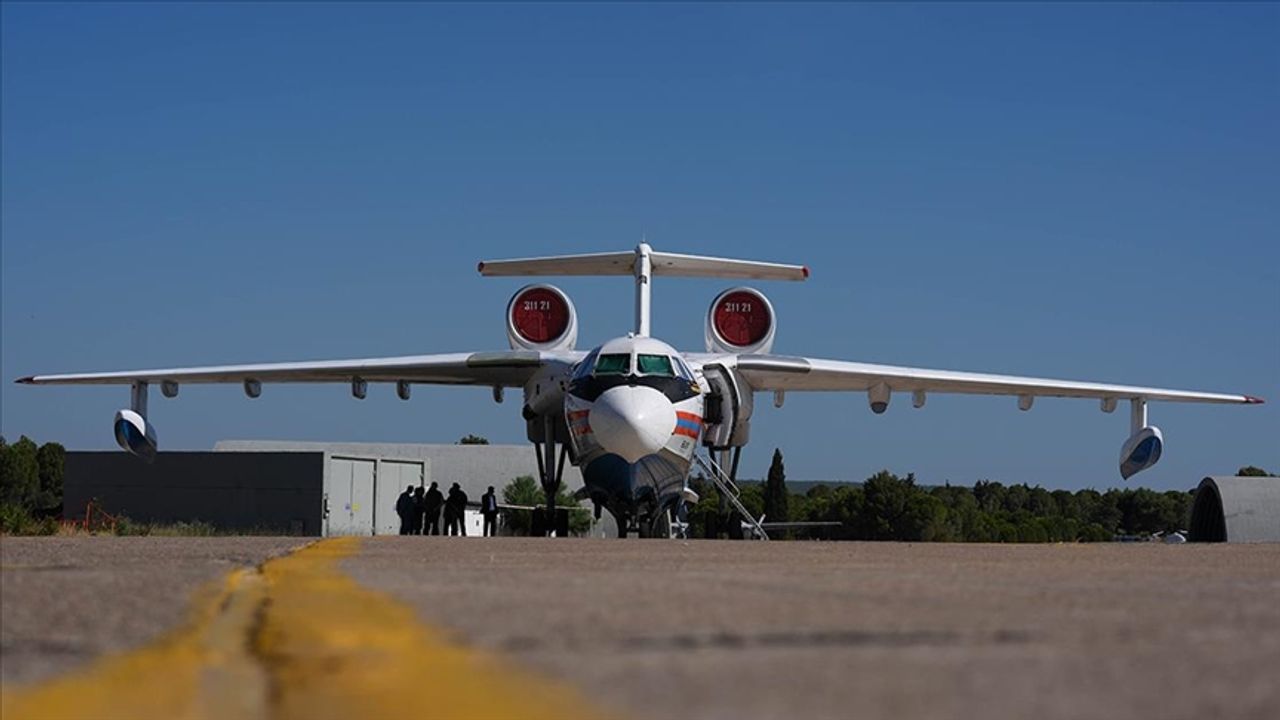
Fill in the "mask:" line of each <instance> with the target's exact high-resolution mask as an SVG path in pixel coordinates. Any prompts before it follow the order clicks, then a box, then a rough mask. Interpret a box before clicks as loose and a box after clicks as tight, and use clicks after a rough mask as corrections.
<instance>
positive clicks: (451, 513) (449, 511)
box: [445, 483, 467, 537]
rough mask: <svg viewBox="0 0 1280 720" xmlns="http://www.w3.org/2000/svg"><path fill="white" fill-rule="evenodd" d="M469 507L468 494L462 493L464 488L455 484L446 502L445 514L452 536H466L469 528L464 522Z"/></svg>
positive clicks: (450, 489)
mask: <svg viewBox="0 0 1280 720" xmlns="http://www.w3.org/2000/svg"><path fill="white" fill-rule="evenodd" d="M466 507H467V494H466V493H464V492H462V488H461V487H460V486H459V485H458V483H454V484H453V487H451V488H449V499H448V500H446V501H445V514H446V515H447V516H448V519H447V521H446V523H447V524H448V526H449V534H450V535H462V536H464V537H465V536H466V534H467V526H466V523H465V522H464V517H465V516H466Z"/></svg>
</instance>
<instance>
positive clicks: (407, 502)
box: [396, 485, 413, 535]
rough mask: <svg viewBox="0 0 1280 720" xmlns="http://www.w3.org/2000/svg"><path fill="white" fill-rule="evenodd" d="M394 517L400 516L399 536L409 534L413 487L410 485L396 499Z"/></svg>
mask: <svg viewBox="0 0 1280 720" xmlns="http://www.w3.org/2000/svg"><path fill="white" fill-rule="evenodd" d="M396 515H399V516H400V534H401V535H408V534H409V521H410V519H412V517H413V486H412V485H410V486H408V487H406V488H405V489H404V492H402V493H400V497H399V498H397V499H396Z"/></svg>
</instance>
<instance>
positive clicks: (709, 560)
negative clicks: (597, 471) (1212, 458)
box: [0, 537, 1280, 720]
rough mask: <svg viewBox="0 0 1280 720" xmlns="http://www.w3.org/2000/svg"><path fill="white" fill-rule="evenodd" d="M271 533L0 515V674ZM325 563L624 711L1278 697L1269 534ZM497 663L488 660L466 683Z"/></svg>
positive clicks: (466, 549)
mask: <svg viewBox="0 0 1280 720" xmlns="http://www.w3.org/2000/svg"><path fill="white" fill-rule="evenodd" d="M124 541H129V542H124ZM290 545H291V542H290V541H288V540H265V539H221V538H211V539H203V538H190V539H147V538H139V539H129V538H123V539H112V538H84V539H80V538H75V539H31V540H22V541H16V540H15V539H13V538H5V539H4V540H3V542H0V547H2V548H3V553H2V555H0V558H2V560H3V574H2V575H0V579H3V585H2V586H0V587H2V590H0V604H2V607H3V626H2V631H0V666H3V676H0V677H2V678H3V680H4V682H5V684H6V687H12V686H13V681H15V680H32V679H39V678H44V677H49V675H50V673H53V672H55V671H58V669H59V668H63V669H65V668H69V667H72V666H74V665H76V664H77V663H80V662H83V660H84V659H85V658H87V657H89V656H91V655H93V654H94V653H95V652H103V651H109V650H115V649H118V648H120V647H127V646H131V645H138V644H143V643H145V642H146V641H147V639H148V638H150V637H154V636H155V633H156V632H158V631H159V629H161V628H163V627H164V626H166V625H168V624H170V623H173V622H178V619H179V617H180V615H181V607H182V604H183V603H182V598H181V597H180V596H181V595H182V594H183V592H184V591H185V592H190V590H189V588H192V587H194V586H196V585H198V584H199V583H200V582H201V579H202V578H208V577H210V576H212V575H216V574H217V573H218V572H219V570H225V569H229V568H230V567H232V566H234V565H235V564H236V563H237V562H241V563H245V564H254V563H256V562H259V561H260V560H261V559H262V558H265V557H267V556H269V555H271V554H274V553H278V552H280V551H282V550H285V549H287V548H288V547H289V546H290ZM68 558H71V559H70V560H69V559H68ZM41 565H48V566H50V567H51V568H55V569H45V570H41V569H36V568H37V567H38V566H41ZM68 565H70V567H67V566H68ZM337 567H338V568H339V569H340V571H341V572H343V573H345V574H346V575H348V576H350V577H351V578H353V579H355V580H356V581H357V582H358V583H359V585H360V586H362V587H364V588H367V589H370V590H374V591H379V594H380V595H381V596H385V597H388V598H390V599H393V600H396V601H399V602H401V603H403V604H405V605H407V606H409V607H410V608H412V610H413V612H412V613H410V614H409V615H407V616H406V617H415V616H416V618H417V620H419V621H421V623H423V624H424V625H425V626H426V627H428V628H431V629H432V631H433V632H437V631H438V632H441V633H443V635H444V637H446V638H448V639H449V640H450V641H451V642H454V643H456V644H457V645H461V646H463V647H469V648H474V649H476V650H477V651H480V652H484V653H487V654H494V655H497V656H499V657H502V658H505V659H506V660H508V661H509V662H510V663H511V664H512V665H513V666H515V667H519V668H521V669H525V670H531V671H533V672H534V673H536V674H539V675H541V676H542V677H545V678H548V681H549V682H555V681H557V680H558V681H559V683H560V686H567V687H572V688H576V689H577V690H578V691H579V692H580V693H581V695H582V696H584V697H585V698H586V699H587V700H589V701H590V702H592V703H594V704H596V705H597V706H599V707H602V708H604V709H605V710H606V711H614V712H617V713H619V714H620V715H622V716H624V717H628V716H629V717H637V718H638V717H652V716H654V715H655V714H657V716H659V717H662V716H667V717H671V716H675V717H697V718H734V719H735V720H741V719H743V718H748V719H750V718H778V717H785V716H795V717H805V718H815V717H816V718H828V717H829V718H849V717H857V718H881V717H886V718H887V717H895V718H898V717H910V718H972V717H981V716H988V717H990V716H995V717H1033V716H1034V717H1037V718H1038V719H1044V718H1079V717H1090V718H1097V717H1152V718H1157V717H1158V718H1161V719H1162V720H1167V719H1168V718H1191V717H1197V718H1201V717H1215V718H1272V717H1275V712H1276V708H1278V707H1280V673H1278V672H1277V670H1276V669H1277V668H1278V667H1280V600H1278V599H1277V598H1280V545H1252V546H1246V545H1217V546H1203V545H1200V546H1197V545H1180V546H1165V545H1154V544H1100V545H1021V546H1000V545H931V544H927V545H912V544H891V543H817V542H794V543H786V542H771V543H755V542H712V541H690V542H678V541H641V540H626V541H616V540H554V539H552V540H543V539H515V538H496V539H479V538H466V539H462V538H456V539H455V538H399V537H393V538H368V539H365V540H364V541H362V542H361V543H360V544H359V547H358V549H357V550H356V552H355V553H354V554H351V555H347V556H345V559H343V560H341V561H340V563H339V564H338V565H337ZM95 589H96V592H91V590H95ZM142 596H145V597H142ZM188 599H189V598H188ZM353 612H358V608H353ZM103 626H111V627H116V628H118V629H116V630H112V631H111V632H109V633H105V632H104V630H103ZM68 656H70V661H68ZM423 682H424V687H423V692H424V693H431V692H447V690H433V689H431V688H430V686H429V682H430V679H429V678H427V677H424V679H423ZM503 684H504V677H503V676H501V673H497V674H496V676H493V677H491V678H487V679H486V681H485V682H482V683H481V684H480V687H492V688H495V689H499V688H502V687H503Z"/></svg>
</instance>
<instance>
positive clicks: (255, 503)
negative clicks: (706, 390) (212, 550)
mask: <svg viewBox="0 0 1280 720" xmlns="http://www.w3.org/2000/svg"><path fill="white" fill-rule="evenodd" d="M537 474H538V468H537V459H536V457H535V456H534V454H533V450H532V448H530V447H529V446H527V445H417V444H382V443H320V442H275V441H224V442H220V443H218V444H217V446H216V447H215V448H214V450H213V451H212V452H208V451H203V452H161V453H158V454H157V455H156V459H155V462H153V463H145V462H142V461H141V460H139V459H138V458H136V457H134V456H132V455H128V454H124V453H119V452H115V451H106V452H69V453H67V465H66V476H65V478H66V479H65V487H64V491H63V509H64V516H65V517H67V518H68V519H81V518H83V517H84V513H85V510H86V508H87V507H88V505H89V503H90V502H91V501H93V502H95V503H96V504H97V505H98V507H100V508H102V509H104V510H106V511H107V512H108V513H112V514H116V515H124V516H127V517H129V518H130V519H131V520H134V521H138V522H147V523H173V522H184V521H185V522H193V521H201V522H207V523H210V524H211V525H213V526H215V527H217V528H220V529H226V530H236V531H255V530H256V531H262V532H280V533H290V534H295V535H322V536H328V535H384V534H391V535H394V534H396V533H398V532H399V522H400V521H399V518H398V516H397V515H396V512H395V505H396V500H397V498H398V497H399V496H400V493H402V492H403V491H404V489H405V488H406V487H408V486H410V485H412V486H414V487H419V486H423V487H426V486H429V485H430V484H431V482H433V481H434V482H436V483H439V485H440V488H441V490H442V491H444V492H447V491H448V489H449V487H450V486H451V485H452V484H453V483H455V482H456V483H458V484H459V486H460V487H461V488H462V490H463V492H465V493H466V494H467V496H468V497H469V499H470V500H471V501H472V502H476V501H478V500H479V499H480V496H481V495H482V494H483V493H484V492H485V490H486V489H487V488H488V487H489V486H490V485H492V486H494V488H496V489H497V491H498V492H499V497H501V495H500V494H501V492H502V488H503V486H505V485H506V484H507V483H508V482H510V481H511V480H512V479H513V478H516V477H518V476H520V475H532V476H534V477H537ZM564 484H565V486H566V487H567V488H568V489H569V490H570V492H572V491H573V490H576V489H577V488H580V487H582V476H581V474H580V473H578V470H577V468H573V467H566V468H565V472H564ZM465 522H466V525H467V534H468V535H479V534H480V532H481V519H480V516H479V513H478V512H476V511H475V510H474V509H472V510H468V512H467V517H466V518H465Z"/></svg>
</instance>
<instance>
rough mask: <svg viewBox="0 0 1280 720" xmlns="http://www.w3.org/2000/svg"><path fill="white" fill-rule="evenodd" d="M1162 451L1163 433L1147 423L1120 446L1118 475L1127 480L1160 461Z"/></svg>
mask: <svg viewBox="0 0 1280 720" xmlns="http://www.w3.org/2000/svg"><path fill="white" fill-rule="evenodd" d="M1163 451H1164V435H1162V434H1161V433H1160V428H1158V427H1156V426H1155V425H1148V426H1146V427H1144V428H1142V429H1141V430H1139V431H1138V432H1136V433H1134V434H1133V435H1132V436H1131V437H1130V438H1129V439H1128V440H1125V441H1124V445H1122V446H1121V447H1120V477H1122V478H1124V479H1125V480H1128V479H1129V478H1131V477H1133V476H1134V475H1137V474H1138V473H1140V472H1142V471H1143V470H1146V469H1147V468H1149V467H1151V466H1152V465H1155V464H1156V463H1157V462H1159V461H1160V453H1161V452H1163Z"/></svg>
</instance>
